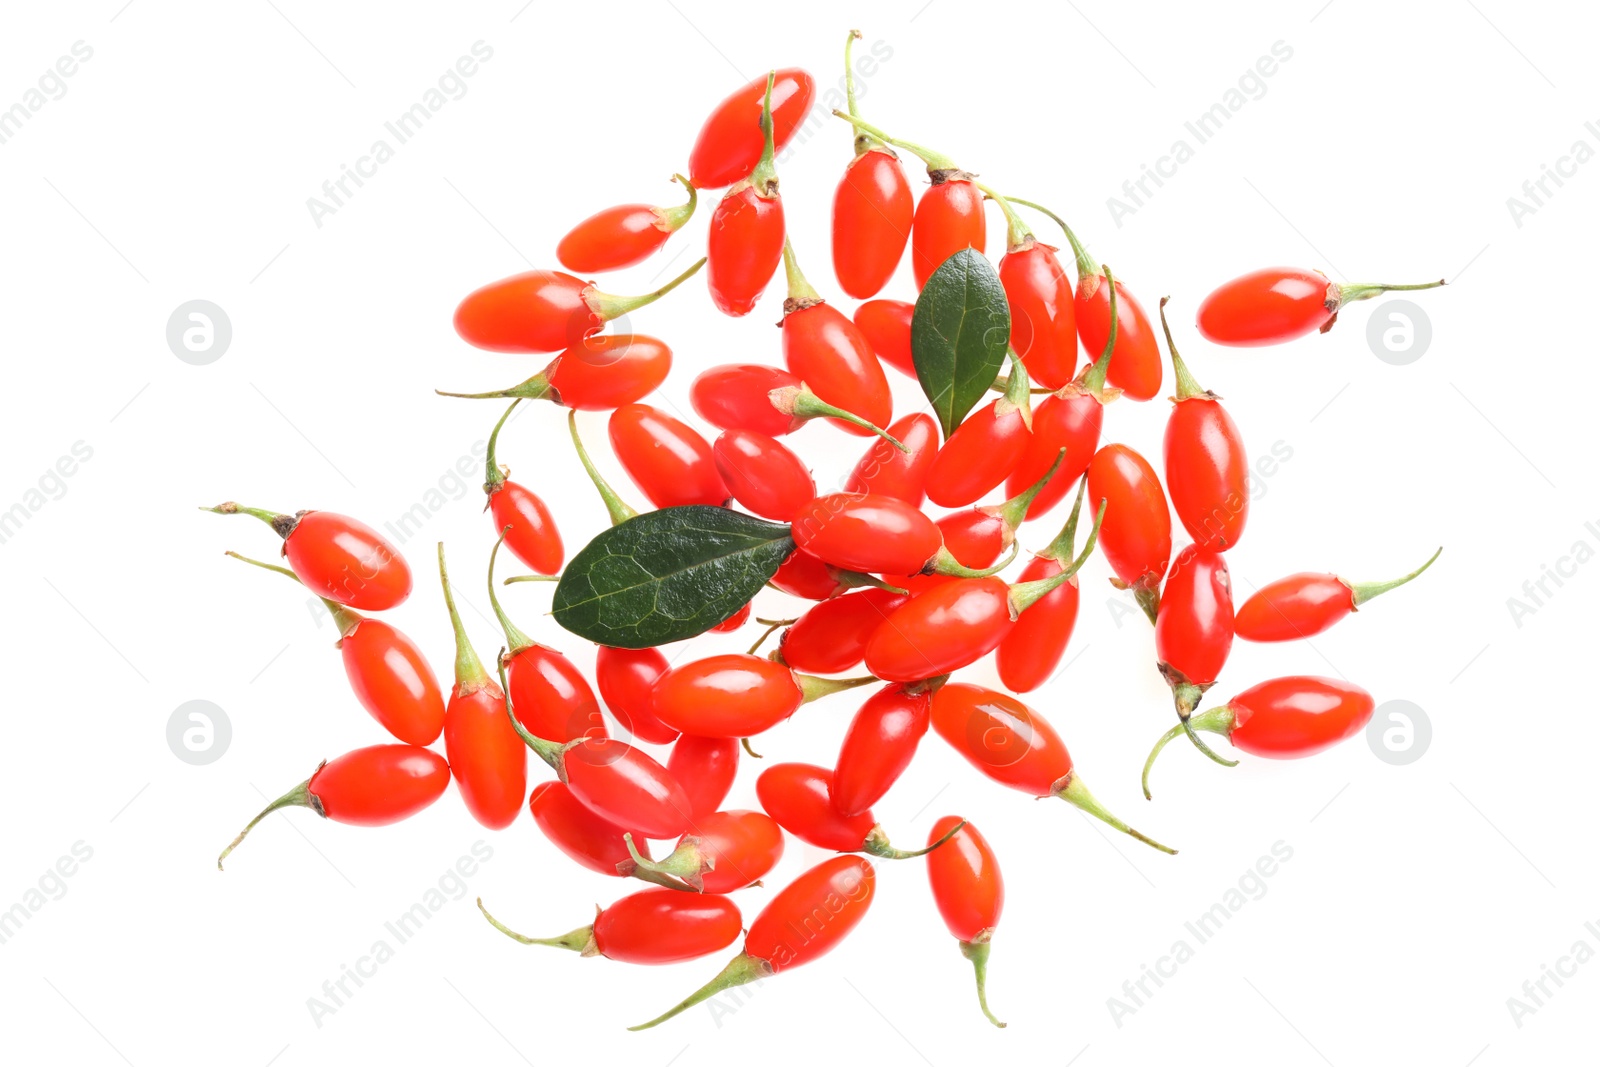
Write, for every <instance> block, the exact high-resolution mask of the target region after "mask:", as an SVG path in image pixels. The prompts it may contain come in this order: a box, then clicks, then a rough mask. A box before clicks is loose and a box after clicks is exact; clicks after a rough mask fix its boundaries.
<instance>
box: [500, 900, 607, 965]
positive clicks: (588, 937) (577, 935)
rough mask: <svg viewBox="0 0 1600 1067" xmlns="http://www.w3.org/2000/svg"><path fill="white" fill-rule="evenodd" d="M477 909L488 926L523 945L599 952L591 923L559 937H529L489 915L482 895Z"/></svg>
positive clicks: (582, 953)
mask: <svg viewBox="0 0 1600 1067" xmlns="http://www.w3.org/2000/svg"><path fill="white" fill-rule="evenodd" d="M478 910H479V911H481V912H483V917H484V918H485V919H488V920H489V925H490V926H492V927H494V928H495V929H496V930H499V931H500V932H501V933H502V934H505V935H506V936H507V937H509V938H511V940H513V941H520V942H522V943H523V944H524V945H549V946H550V947H551V948H564V949H566V950H567V951H569V952H576V953H578V954H579V955H580V956H597V955H599V953H600V950H599V948H598V947H597V946H596V945H595V942H594V926H593V924H591V925H589V926H580V927H578V928H577V929H576V930H573V931H572V932H570V933H565V934H562V935H561V936H560V937H529V936H528V935H527V934H519V933H517V932H516V931H515V930H513V929H511V927H509V926H507V925H505V924H504V923H502V922H501V921H500V920H499V919H496V918H495V917H494V916H493V915H490V914H489V909H488V908H486V907H484V906H483V898H482V897H479V898H478Z"/></svg>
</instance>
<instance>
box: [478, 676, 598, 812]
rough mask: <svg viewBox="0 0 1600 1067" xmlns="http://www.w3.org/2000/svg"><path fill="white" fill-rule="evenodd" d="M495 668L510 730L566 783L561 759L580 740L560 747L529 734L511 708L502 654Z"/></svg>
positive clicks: (514, 710) (509, 691)
mask: <svg viewBox="0 0 1600 1067" xmlns="http://www.w3.org/2000/svg"><path fill="white" fill-rule="evenodd" d="M495 668H496V670H497V671H498V672H499V674H500V691H501V692H502V693H504V694H505V701H506V718H508V719H510V720H511V728H512V729H513V730H515V731H516V732H517V736H518V737H520V738H522V743H523V744H525V745H527V746H528V747H529V748H531V749H533V752H534V755H536V756H538V757H539V758H540V759H542V760H544V761H545V762H546V763H547V764H549V765H550V769H551V770H553V771H555V772H556V777H557V778H559V779H561V781H562V782H566V780H567V770H566V765H565V764H564V762H563V761H562V759H561V757H562V756H563V755H565V753H566V751H567V749H568V748H569V747H571V746H572V745H578V744H582V743H583V742H582V740H581V739H580V740H578V741H572V742H569V743H568V744H565V745H562V744H557V743H556V742H554V741H546V740H545V739H544V738H542V737H535V736H534V735H533V734H532V733H530V732H529V731H528V728H527V727H526V726H524V725H522V721H521V720H520V719H518V718H517V710H516V708H514V707H512V706H511V687H510V686H508V685H507V684H506V657H505V656H504V655H503V654H502V655H500V656H497V657H496V661H495Z"/></svg>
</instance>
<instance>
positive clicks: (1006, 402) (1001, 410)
mask: <svg viewBox="0 0 1600 1067" xmlns="http://www.w3.org/2000/svg"><path fill="white" fill-rule="evenodd" d="M1006 355H1007V356H1009V357H1011V373H1010V374H1008V375H1006V388H1005V392H1004V393H1002V394H1001V396H1000V399H999V400H996V401H995V411H994V413H995V417H996V418H999V417H1000V416H1002V415H1009V414H1010V413H1011V412H1013V411H1015V412H1017V413H1018V414H1019V415H1021V416H1022V423H1023V425H1024V426H1026V427H1027V428H1028V432H1029V433H1032V432H1033V404H1032V401H1031V400H1030V399H1029V397H1030V395H1031V394H1032V392H1033V388H1032V386H1033V383H1032V382H1030V381H1028V368H1027V367H1025V366H1023V365H1022V357H1021V356H1019V355H1017V352H1016V349H1014V348H1010V347H1008V348H1007V349H1006Z"/></svg>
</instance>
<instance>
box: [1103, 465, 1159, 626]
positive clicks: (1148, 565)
mask: <svg viewBox="0 0 1600 1067" xmlns="http://www.w3.org/2000/svg"><path fill="white" fill-rule="evenodd" d="M1087 477H1088V479H1089V499H1090V500H1093V501H1100V500H1103V501H1105V502H1106V517H1105V524H1104V525H1103V526H1102V528H1101V530H1100V549H1101V551H1102V552H1103V553H1104V555H1105V557H1106V562H1107V563H1109V564H1111V570H1112V571H1113V573H1115V574H1116V576H1117V581H1118V582H1119V583H1121V586H1122V587H1123V588H1128V589H1132V590H1133V593H1134V596H1135V597H1136V598H1137V599H1138V600H1139V603H1140V605H1141V606H1142V607H1143V608H1144V610H1145V612H1146V614H1148V615H1149V616H1150V617H1151V618H1152V619H1154V618H1155V602H1156V600H1157V599H1158V597H1159V595H1160V590H1161V579H1162V578H1164V577H1165V576H1166V573H1167V564H1168V563H1169V562H1170V561H1171V559H1172V516H1171V515H1170V514H1169V513H1168V511H1167V497H1166V494H1165V493H1163V492H1162V491H1161V481H1160V479H1158V478H1157V477H1156V472H1155V471H1154V470H1153V469H1152V468H1151V466H1150V464H1149V463H1148V462H1147V461H1146V460H1145V458H1144V457H1143V456H1141V455H1139V453H1137V452H1135V451H1134V450H1133V449H1131V448H1129V447H1128V446H1127V445H1106V446H1105V447H1104V448H1102V449H1100V451H1098V452H1096V453H1095V454H1094V458H1093V459H1092V460H1090V461H1089V469H1088V474H1087Z"/></svg>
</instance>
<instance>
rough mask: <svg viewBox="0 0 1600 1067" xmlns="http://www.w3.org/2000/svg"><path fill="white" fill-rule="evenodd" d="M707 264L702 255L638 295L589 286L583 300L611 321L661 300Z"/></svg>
mask: <svg viewBox="0 0 1600 1067" xmlns="http://www.w3.org/2000/svg"><path fill="white" fill-rule="evenodd" d="M691 188H692V186H691ZM690 208H691V210H692V209H693V204H692V203H691V205H690ZM705 265H706V261H705V257H704V256H702V257H701V258H700V260H699V261H698V262H696V263H695V265H694V266H692V267H690V268H689V269H688V270H686V271H684V272H683V273H682V274H680V275H678V276H677V277H676V278H674V279H672V280H671V281H670V282H668V283H667V284H666V285H663V286H662V287H661V288H659V289H653V290H651V291H650V292H648V293H641V294H639V295H638V296H617V295H615V294H614V293H602V292H601V291H600V290H598V289H596V288H594V287H593V286H589V287H588V288H587V289H585V290H584V293H583V302H584V303H585V304H588V305H589V309H590V310H591V311H593V312H594V313H595V314H596V315H597V316H599V318H600V321H601V322H609V321H611V320H612V319H614V318H616V317H617V316H619V315H625V314H627V313H628V312H630V311H637V310H638V309H639V308H642V307H644V306H645V305H646V304H654V303H655V302H656V301H657V300H660V299H661V298H662V297H664V296H666V295H667V294H668V293H670V292H672V290H674V289H676V288H677V287H678V286H680V285H682V284H683V283H684V282H686V281H688V280H689V279H690V278H693V277H694V276H695V275H696V274H698V273H699V272H700V268H701V267H703V266H705Z"/></svg>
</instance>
